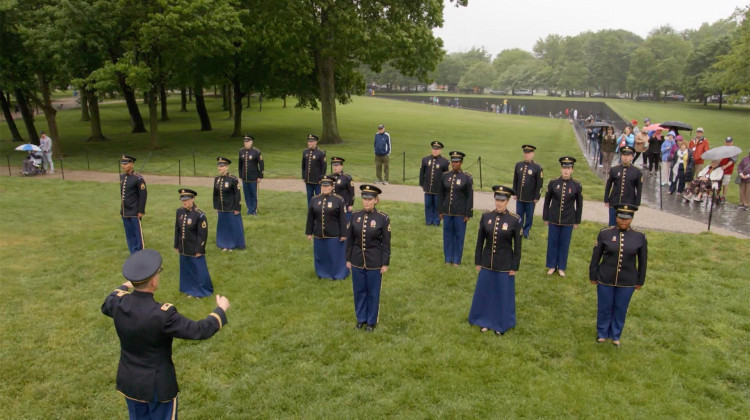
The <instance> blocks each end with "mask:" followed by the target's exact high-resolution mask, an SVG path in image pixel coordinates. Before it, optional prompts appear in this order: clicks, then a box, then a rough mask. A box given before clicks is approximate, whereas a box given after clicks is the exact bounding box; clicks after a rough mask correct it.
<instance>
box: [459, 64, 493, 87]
mask: <svg viewBox="0 0 750 420" xmlns="http://www.w3.org/2000/svg"><path fill="white" fill-rule="evenodd" d="M494 79H495V69H494V68H492V65H491V64H490V63H486V62H478V63H474V65H473V66H471V67H469V70H467V71H466V73H464V75H463V76H461V80H460V81H459V82H458V87H459V88H460V89H474V90H477V91H479V92H481V91H483V90H484V88H486V87H489V86H490V85H491V84H492V81H493V80H494Z"/></svg>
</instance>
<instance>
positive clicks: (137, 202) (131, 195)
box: [120, 173, 148, 217]
mask: <svg viewBox="0 0 750 420" xmlns="http://www.w3.org/2000/svg"><path fill="white" fill-rule="evenodd" d="M147 196H148V194H147V190H146V181H144V180H143V177H142V176H140V175H138V174H130V175H128V174H126V173H125V174H121V175H120V215H122V217H137V216H138V213H146V197H147Z"/></svg>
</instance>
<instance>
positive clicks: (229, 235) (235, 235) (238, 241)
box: [216, 211, 245, 249]
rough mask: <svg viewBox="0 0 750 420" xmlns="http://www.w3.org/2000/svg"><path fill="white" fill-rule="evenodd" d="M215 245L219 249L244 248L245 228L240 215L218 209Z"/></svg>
mask: <svg viewBox="0 0 750 420" xmlns="http://www.w3.org/2000/svg"><path fill="white" fill-rule="evenodd" d="M216 245H217V246H218V247H219V248H221V249H245V228H244V227H243V226H242V215H240V214H234V213H233V212H231V211H220V212H219V221H218V222H216Z"/></svg>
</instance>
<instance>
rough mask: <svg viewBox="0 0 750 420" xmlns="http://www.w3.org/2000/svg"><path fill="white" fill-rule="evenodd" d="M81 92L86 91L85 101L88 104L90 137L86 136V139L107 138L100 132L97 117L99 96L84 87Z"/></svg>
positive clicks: (99, 121)
mask: <svg viewBox="0 0 750 420" xmlns="http://www.w3.org/2000/svg"><path fill="white" fill-rule="evenodd" d="M82 92H86V102H88V103H89V104H90V106H89V111H90V112H89V115H90V117H91V118H90V122H91V137H89V138H88V141H104V140H107V138H106V137H104V134H103V133H102V122H101V119H100V117H99V98H98V97H97V95H96V91H95V90H93V89H84V90H82Z"/></svg>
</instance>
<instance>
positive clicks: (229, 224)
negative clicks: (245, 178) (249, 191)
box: [214, 157, 245, 251]
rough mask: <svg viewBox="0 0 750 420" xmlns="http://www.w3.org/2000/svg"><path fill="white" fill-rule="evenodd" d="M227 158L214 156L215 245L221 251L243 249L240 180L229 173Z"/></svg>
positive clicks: (243, 232)
mask: <svg viewBox="0 0 750 420" xmlns="http://www.w3.org/2000/svg"><path fill="white" fill-rule="evenodd" d="M230 163H232V161H230V160H229V159H227V158H223V157H219V158H216V167H217V168H218V170H219V176H217V177H216V178H214V209H215V210H216V213H217V214H218V219H219V220H218V221H217V222H216V245H217V246H218V247H219V248H221V250H222V251H231V250H233V249H245V228H244V227H243V225H242V216H241V215H240V211H241V210H242V208H241V204H240V180H239V179H238V178H237V177H236V176H234V175H230V174H229V164H230Z"/></svg>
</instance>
